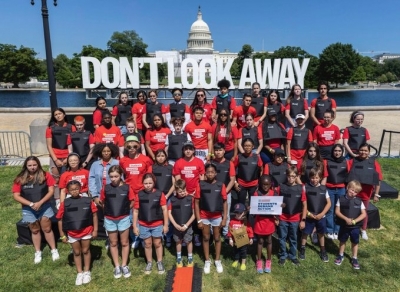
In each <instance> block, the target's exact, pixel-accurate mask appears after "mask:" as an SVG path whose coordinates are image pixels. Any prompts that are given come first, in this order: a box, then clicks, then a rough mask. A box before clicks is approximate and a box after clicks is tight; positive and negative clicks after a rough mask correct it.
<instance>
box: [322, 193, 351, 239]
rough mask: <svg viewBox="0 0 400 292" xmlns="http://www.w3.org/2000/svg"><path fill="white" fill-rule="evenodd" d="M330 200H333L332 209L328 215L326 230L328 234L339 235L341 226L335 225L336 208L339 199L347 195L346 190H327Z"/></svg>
mask: <svg viewBox="0 0 400 292" xmlns="http://www.w3.org/2000/svg"><path fill="white" fill-rule="evenodd" d="M326 189H327V190H328V194H329V198H330V199H331V207H330V209H329V210H328V212H327V213H326V229H327V232H328V233H339V229H340V226H339V225H337V224H336V223H335V207H336V203H337V201H338V200H339V197H341V196H344V195H345V194H346V189H345V188H326Z"/></svg>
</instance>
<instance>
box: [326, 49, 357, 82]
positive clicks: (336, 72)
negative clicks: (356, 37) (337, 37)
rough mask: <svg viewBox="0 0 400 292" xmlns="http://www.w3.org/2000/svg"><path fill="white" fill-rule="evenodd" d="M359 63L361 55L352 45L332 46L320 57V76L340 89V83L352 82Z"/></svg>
mask: <svg viewBox="0 0 400 292" xmlns="http://www.w3.org/2000/svg"><path fill="white" fill-rule="evenodd" d="M359 63H360V58H359V54H357V53H356V51H355V50H354V49H353V46H352V45H351V44H342V43H336V44H332V45H329V46H328V47H326V48H325V49H324V50H323V51H322V53H321V54H320V55H319V69H318V72H319V76H320V78H321V79H324V80H327V81H329V82H333V83H335V84H336V87H338V84H339V83H344V82H346V81H349V80H350V78H351V76H353V74H354V71H355V70H356V69H357V67H358V65H359Z"/></svg>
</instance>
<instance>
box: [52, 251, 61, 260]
mask: <svg viewBox="0 0 400 292" xmlns="http://www.w3.org/2000/svg"><path fill="white" fill-rule="evenodd" d="M51 258H52V259H53V262H54V261H56V260H59V259H60V255H59V254H58V250H57V249H53V250H52V251H51Z"/></svg>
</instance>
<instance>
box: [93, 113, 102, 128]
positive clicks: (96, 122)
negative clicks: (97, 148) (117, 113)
mask: <svg viewBox="0 0 400 292" xmlns="http://www.w3.org/2000/svg"><path fill="white" fill-rule="evenodd" d="M102 120H103V112H102V111H101V110H99V109H96V110H95V111H94V112H93V125H94V126H95V125H98V126H100V125H101V121H102Z"/></svg>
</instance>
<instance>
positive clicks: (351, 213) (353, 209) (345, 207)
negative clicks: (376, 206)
mask: <svg viewBox="0 0 400 292" xmlns="http://www.w3.org/2000/svg"><path fill="white" fill-rule="evenodd" d="M339 201H340V213H342V214H343V215H344V216H346V217H347V218H351V219H356V218H357V217H358V216H360V215H361V204H362V200H361V199H360V198H358V197H355V198H353V199H349V198H347V196H341V197H339ZM335 221H336V224H338V225H341V226H346V228H360V226H362V224H363V220H361V221H359V222H357V223H356V225H347V224H346V222H345V221H344V220H342V219H340V218H339V217H337V216H336V220H335Z"/></svg>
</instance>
